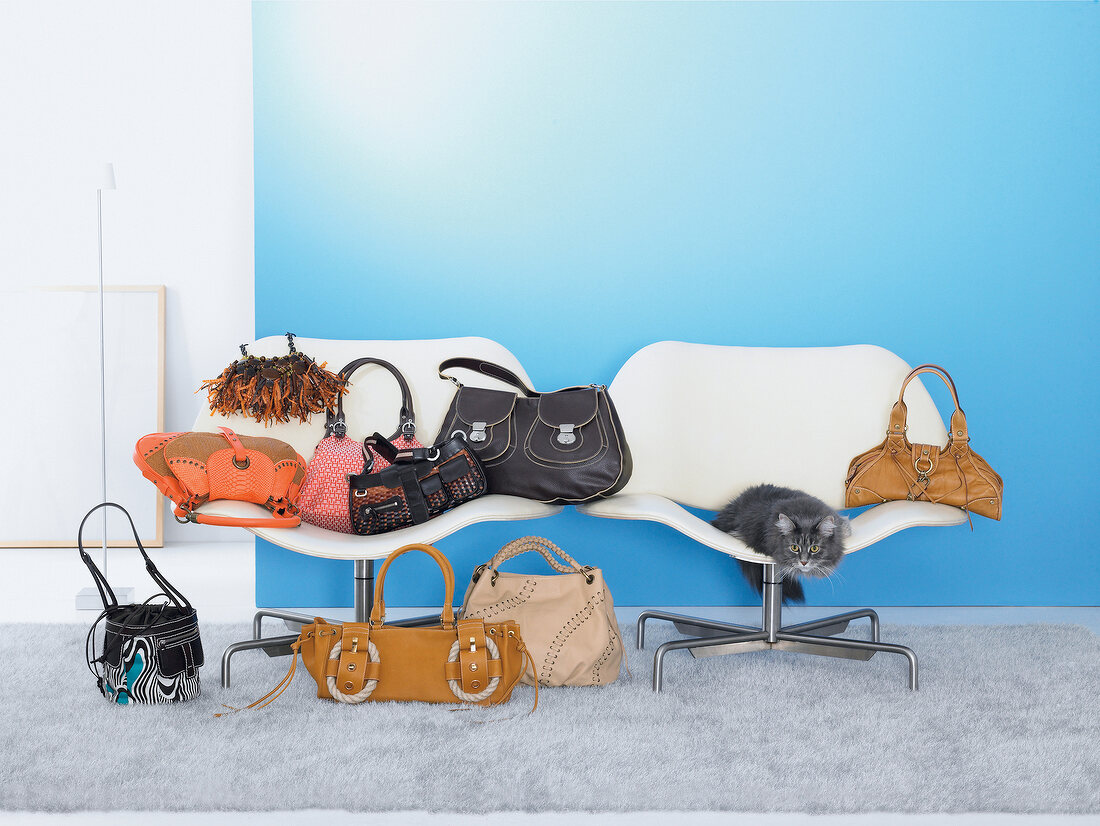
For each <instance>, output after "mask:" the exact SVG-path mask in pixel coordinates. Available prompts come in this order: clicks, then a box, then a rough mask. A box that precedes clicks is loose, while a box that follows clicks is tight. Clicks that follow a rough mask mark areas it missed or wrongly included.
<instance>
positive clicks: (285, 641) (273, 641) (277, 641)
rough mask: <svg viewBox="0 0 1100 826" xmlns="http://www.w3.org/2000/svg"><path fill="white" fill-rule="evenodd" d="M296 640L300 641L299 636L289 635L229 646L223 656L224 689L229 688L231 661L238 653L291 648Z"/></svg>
mask: <svg viewBox="0 0 1100 826" xmlns="http://www.w3.org/2000/svg"><path fill="white" fill-rule="evenodd" d="M296 639H298V635H297V634H288V635H287V636H285V637H268V638H267V639H263V640H244V641H243V642H235V643H231V644H230V645H227V646H226V648H225V651H224V653H223V654H222V688H229V679H230V668H229V666H230V661H231V660H232V659H233V655H234V654H236V653H237V652H239V651H250V650H252V649H253V648H263V649H267V648H289V647H290V644H291V643H292V642H294V641H295V640H296ZM292 653H293V652H292Z"/></svg>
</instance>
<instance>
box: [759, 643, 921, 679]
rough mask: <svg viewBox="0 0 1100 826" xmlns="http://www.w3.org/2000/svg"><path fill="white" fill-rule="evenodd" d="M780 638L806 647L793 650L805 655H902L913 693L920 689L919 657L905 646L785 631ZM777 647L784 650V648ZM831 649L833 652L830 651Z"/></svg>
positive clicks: (861, 657)
mask: <svg viewBox="0 0 1100 826" xmlns="http://www.w3.org/2000/svg"><path fill="white" fill-rule="evenodd" d="M778 637H779V640H780V641H781V642H790V643H795V644H797V645H799V646H805V648H794V649H791V650H795V651H799V652H800V653H803V654H824V655H826V656H830V657H837V656H839V657H845V656H848V655H847V653H845V652H848V651H851V652H859V654H866V656H858V659H868V660H869V659H870V658H871V657H873V656H874V655H875V654H876V653H877V652H879V651H881V652H884V653H887V654H901V655H902V656H903V657H905V658H906V659H907V660H908V661H909V688H910V689H911V690H913V691H916V690H917V688H918V674H917V655H916V653H914V651H913V649H911V648H906V647H905V646H904V645H891V644H889V643H884V642H864V641H863V640H848V639H839V640H838V639H836V638H834V637H818V636H814V635H813V634H789V633H787V632H785V631H781V632H780V633H779V634H778ZM776 647H779V648H782V647H784V646H776ZM814 649H817V650H814ZM830 649H832V650H831V651H830Z"/></svg>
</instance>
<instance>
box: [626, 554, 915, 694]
mask: <svg viewBox="0 0 1100 826" xmlns="http://www.w3.org/2000/svg"><path fill="white" fill-rule="evenodd" d="M761 607H762V619H761V623H760V627H759V628H757V627H754V626H749V625H738V624H736V623H731V622H721V621H719V620H712V619H704V618H702V617H689V616H685V615H684V614H673V613H669V612H667V611H643V612H642V613H641V614H640V615H639V616H638V649H639V650H641V649H643V648H645V624H646V621H647V620H651V619H653V620H662V621H665V622H671V623H672V624H673V626H674V627H675V628H676V630H677V631H679V632H680V633H682V634H690V635H691V636H690V637H688V638H687V639H681V640H672V641H671V642H666V643H663V644H662V645H659V646H658V647H657V650H656V652H655V653H654V655H653V690H654V691H655V692H659V691H660V690H661V688H662V685H663V682H664V660H665V655H667V654H668V653H669V652H670V651H682V650H687V651H690V652H691V655H692V656H693V657H717V656H723V655H725V654H746V653H749V652H751V651H767V650H769V649H771V650H778V651H793V652H796V653H799V654H814V655H818V656H824V657H842V658H844V659H849V660H869V659H871V657H873V656H874V655H875V654H877V653H879V652H885V653H888V654H900V655H902V656H903V657H905V658H906V660H908V663H909V688H910V689H912V690H913V691H916V690H917V684H918V683H917V681H918V674H917V655H916V654H915V653H914V652H913V651H912V650H911V649H909V648H906V647H905V646H904V645H892V644H890V643H884V642H881V641H880V640H879V619H878V614H877V613H875V611H873V610H872V609H870V608H863V609H860V610H858V611H848V612H846V613H843V614H836V615H834V616H831V617H822V618H821V619H816V620H811V621H809V622H800V623H796V624H794V625H783V623H782V616H783V590H782V576H781V575H779V574H778V573H777V572H776V570H775V566H774V565H765V566H764V592H763V595H762V606H761ZM863 618H867V619H869V620H870V621H871V641H870V642H867V641H865V640H852V639H847V638H840V639H837V638H836V635H837V634H841V633H843V632H844V631H846V630H847V629H848V624H849V623H850V622H852V621H853V620H857V619H863ZM811 632H814V633H811Z"/></svg>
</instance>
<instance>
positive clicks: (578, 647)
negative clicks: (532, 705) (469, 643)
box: [462, 536, 624, 686]
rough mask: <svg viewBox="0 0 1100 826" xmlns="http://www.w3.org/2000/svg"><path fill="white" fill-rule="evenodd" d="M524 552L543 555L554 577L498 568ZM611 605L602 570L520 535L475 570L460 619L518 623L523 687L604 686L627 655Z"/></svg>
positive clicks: (544, 542)
mask: <svg viewBox="0 0 1100 826" xmlns="http://www.w3.org/2000/svg"><path fill="white" fill-rule="evenodd" d="M528 551H534V552H536V553H538V554H540V555H541V556H542V558H543V559H545V560H546V561H547V563H549V565H550V567H551V568H553V569H554V570H555V571H557V572H558V574H556V575H550V576H536V575H534V574H509V573H503V572H501V570H500V566H501V564H502V563H504V562H505V561H507V560H509V559H511V558H512V557H515V556H519V555H520V554H522V553H527V552H528ZM554 554H557V556H558V557H560V558H561V559H562V560H564V561H565V562H566V563H568V564H563V563H562V562H560V561H559V560H558V559H556V558H555V557H554ZM614 609H615V606H614V603H613V602H612V600H611V592H610V591H609V590H608V589H607V585H606V584H604V579H603V573H602V572H601V571H600V569H599V568H593V567H591V566H589V565H584V566H582V565H579V564H577V562H576V560H574V559H573V558H572V557H571V556H569V554H567V553H565V551H563V550H562V549H561V548H559V547H558V546H557V545H555V544H554V543H553V542H551V541H550V540H548V539H543V538H542V537H539V536H524V537H522V538H520V539H516V540H514V541H512V542H509V543H508V544H507V545H505V546H504V547H503V548H501V549H500V550H499V551H497V553H496V555H495V556H494V557H493V558H492V559H490V560H489V561H488V562H486V563H485V564H484V565H479V566H478V567H477V568H475V569H474V575H473V579H472V581H471V582H470V587H469V588H467V589H466V598H465V600H464V602H463V608H462V616H463V618H464V619H473V618H481V619H484V620H485V621H486V622H500V621H501V620H512V621H514V622H517V623H519V625H520V627H522V628H523V634H524V637H525V638H526V640H527V647H528V649H529V650H530V652H531V665H529V666H528V668H527V669H526V670H525V671H524V674H523V682H525V683H527V684H528V685H537V684H539V683H541V684H542V685H544V686H555V685H606V684H607V683H613V682H614V681H615V680H616V679H618V677H619V668H620V666H621V664H622V663H623V659H624V652H623V639H622V637H621V636H620V635H619V624H618V623H617V622H616V621H615V610H614ZM536 673H537V676H538V679H537V680H536V679H535V677H536Z"/></svg>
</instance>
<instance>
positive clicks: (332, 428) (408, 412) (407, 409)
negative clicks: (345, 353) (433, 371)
mask: <svg viewBox="0 0 1100 826" xmlns="http://www.w3.org/2000/svg"><path fill="white" fill-rule="evenodd" d="M368 364H377V365H378V366H379V367H384V368H385V369H386V370H389V371H390V373H391V374H392V375H393V377H394V378H395V379H397V384H398V386H400V388H401V414H400V415H401V422H400V424H399V425H398V427H397V432H396V433H394V434H393V436H391V437H390V438H391V439H398V438H400V437H401V436H408V437H409V438H412V437H413V436H415V435H416V415H415V413H414V411H413V401H412V391H411V390H410V389H409V383H408V382H407V381H405V377H404V376H403V375H401V371H400V370H398V369H397V368H396V367H394V366H393V365H392V364H390V363H389V362H388V361H385V360H384V359H376V358H369V357H368V358H361V359H355V361H352V362H349V363H348V364H345V365H344V369H342V370H341V371H340V378H341V379H343V380H344V382H347V380H348V379H350V378H351V374H352V373H354V372H355V371H356V370H358V369H359V368H360V367H364V366H366V365H368ZM325 432H326V433H335V434H336V435H337V436H343V435H344V434H345V433H347V426H346V425H345V424H344V394H343V393H341V394H339V395H338V396H337V397H336V415H335V416H333V414H332V411H329V412H327V413H326V414H325Z"/></svg>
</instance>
